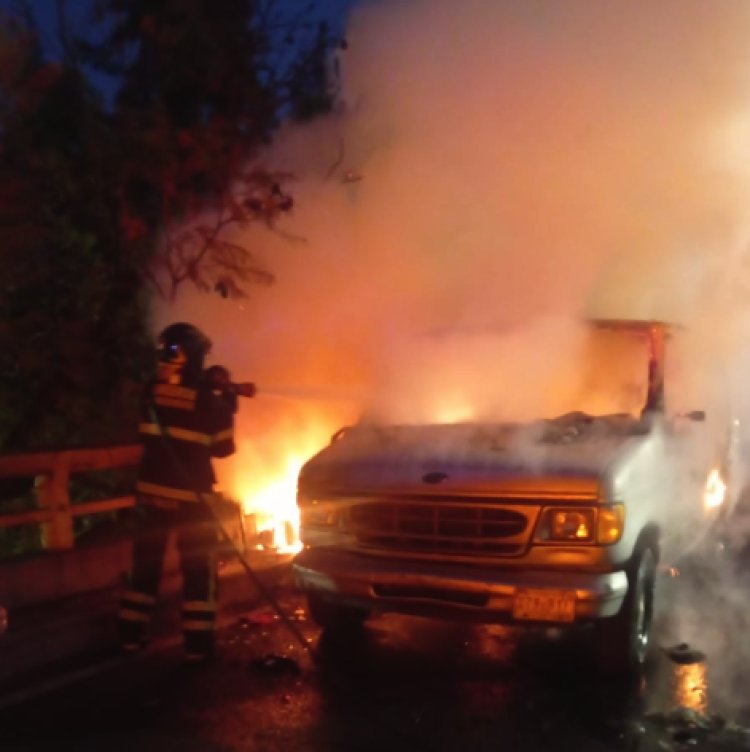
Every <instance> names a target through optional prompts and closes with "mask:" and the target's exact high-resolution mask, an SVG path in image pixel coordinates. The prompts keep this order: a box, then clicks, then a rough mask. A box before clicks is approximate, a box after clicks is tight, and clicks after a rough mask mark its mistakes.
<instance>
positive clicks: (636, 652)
mask: <svg viewBox="0 0 750 752" xmlns="http://www.w3.org/2000/svg"><path fill="white" fill-rule="evenodd" d="M655 578H656V556H655V555H654V552H653V551H652V550H651V549H650V548H646V549H644V550H643V552H642V553H641V555H640V558H639V559H638V560H637V561H636V562H634V565H633V567H632V569H631V572H630V573H629V574H628V594H627V596H626V597H625V601H624V602H623V604H622V608H621V609H620V613H618V614H617V615H616V616H612V617H610V618H609V619H602V620H601V621H599V622H597V623H596V624H595V626H594V630H595V631H594V650H595V656H596V663H597V666H598V668H599V669H600V670H601V671H602V672H604V673H608V674H613V673H618V674H619V673H628V672H632V671H637V670H639V669H640V668H641V667H642V666H643V665H644V663H645V662H646V657H647V655H648V648H649V634H650V632H651V622H652V619H653V614H654V582H655Z"/></svg>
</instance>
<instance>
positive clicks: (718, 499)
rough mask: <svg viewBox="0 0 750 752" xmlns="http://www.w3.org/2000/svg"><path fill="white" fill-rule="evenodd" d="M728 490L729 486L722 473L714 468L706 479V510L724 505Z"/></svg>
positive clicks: (704, 495) (704, 502) (704, 497)
mask: <svg viewBox="0 0 750 752" xmlns="http://www.w3.org/2000/svg"><path fill="white" fill-rule="evenodd" d="M726 490H727V486H726V483H724V481H723V480H722V478H721V473H720V472H719V471H718V470H716V469H714V470H712V471H711V472H710V473H709V476H708V479H707V480H706V488H705V490H704V492H703V504H704V507H705V508H706V511H709V510H711V509H716V508H717V507H720V506H721V505H722V503H723V502H724V495H725V494H726Z"/></svg>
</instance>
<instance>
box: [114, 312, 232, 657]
mask: <svg viewBox="0 0 750 752" xmlns="http://www.w3.org/2000/svg"><path fill="white" fill-rule="evenodd" d="M210 348H211V342H210V340H209V339H208V338H207V337H206V336H205V335H204V334H203V333H202V332H201V331H200V330H199V329H197V328H196V327H194V326H193V325H191V324H187V323H182V322H181V323H176V324H172V325H170V326H168V327H167V328H166V329H164V330H163V331H162V332H161V334H160V336H159V350H158V369H157V376H156V379H155V380H154V381H153V382H152V383H151V384H150V385H149V387H148V388H147V389H146V393H145V398H144V405H143V415H142V422H141V424H140V427H139V431H140V436H141V441H142V444H143V455H142V459H141V464H140V468H139V473H138V481H137V485H136V495H137V509H138V512H139V518H138V524H137V531H136V535H135V539H134V542H133V560H132V570H131V572H130V577H129V582H128V586H127V589H126V590H125V592H124V593H123V594H122V599H121V603H120V614H119V630H120V644H121V647H122V649H123V650H124V651H126V652H133V651H136V650H139V649H140V648H141V647H143V646H144V645H145V643H146V636H147V632H148V628H149V625H150V622H151V616H152V612H153V609H154V606H155V604H156V597H157V592H158V589H159V582H160V579H161V573H162V567H163V560H164V552H165V549H166V545H167V541H168V538H169V536H170V534H171V533H172V532H173V531H174V534H175V535H176V540H177V548H178V552H179V555H180V567H181V570H182V582H183V589H182V628H183V637H184V646H185V656H186V659H187V660H188V661H203V660H206V659H207V658H209V657H210V656H211V654H212V652H213V645H214V627H215V619H216V572H215V561H214V554H215V549H216V543H217V540H218V531H217V526H216V523H215V518H214V515H213V512H212V510H211V508H210V506H209V503H210V495H211V492H212V489H213V485H214V483H215V480H216V479H215V476H214V472H213V467H212V465H211V458H212V457H227V456H228V455H230V454H232V453H234V451H235V446H234V412H235V410H236V401H233V400H232V399H231V396H226V394H225V391H222V390H219V389H216V388H215V385H214V384H212V383H211V382H210V381H209V380H208V379H207V378H206V376H205V373H204V369H203V366H204V359H205V357H206V355H207V354H208V352H209V350H210ZM227 380H228V379H227Z"/></svg>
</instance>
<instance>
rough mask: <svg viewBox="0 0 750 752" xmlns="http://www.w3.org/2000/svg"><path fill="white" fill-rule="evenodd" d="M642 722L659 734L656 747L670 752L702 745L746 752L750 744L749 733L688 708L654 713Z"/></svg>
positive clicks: (724, 721) (729, 723) (725, 721)
mask: <svg viewBox="0 0 750 752" xmlns="http://www.w3.org/2000/svg"><path fill="white" fill-rule="evenodd" d="M646 721H647V723H648V725H649V727H650V728H651V729H652V730H654V731H656V732H657V733H659V732H661V734H660V735H662V738H661V739H659V747H660V748H661V749H664V750H671V751H672V752H673V751H674V750H680V751H681V750H685V749H689V748H691V747H697V746H698V745H704V744H706V743H710V744H720V745H729V747H728V748H731V749H736V748H737V746H738V745H739V747H740V748H746V746H747V744H748V743H749V742H750V730H749V729H746V728H744V727H742V726H739V725H738V724H736V723H735V722H734V721H728V720H727V719H725V718H724V717H723V716H721V715H718V714H716V713H701V712H698V711H696V710H693V709H692V708H687V707H679V708H675V709H674V710H670V711H669V712H666V713H654V714H652V715H649V716H647V718H646ZM701 748H702V747H701ZM711 748H712V749H713V746H712V747H711ZM723 748H724V747H723V746H722V749H723Z"/></svg>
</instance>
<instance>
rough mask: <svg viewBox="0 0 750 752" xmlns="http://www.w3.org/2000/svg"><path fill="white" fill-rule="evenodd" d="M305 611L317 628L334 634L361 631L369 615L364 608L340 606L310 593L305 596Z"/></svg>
mask: <svg viewBox="0 0 750 752" xmlns="http://www.w3.org/2000/svg"><path fill="white" fill-rule="evenodd" d="M307 610H308V612H309V614H310V616H312V618H313V621H314V622H315V623H316V624H317V625H318V626H320V627H323V629H325V630H329V631H335V632H346V631H354V630H358V629H361V628H362V625H363V624H364V623H365V621H366V620H367V617H368V616H369V615H370V614H369V612H368V611H367V610H366V609H364V608H356V607H354V606H341V605H339V604H337V603H331V602H330V601H326V600H323V599H322V598H321V597H320V596H319V595H314V594H312V593H309V594H308V596H307Z"/></svg>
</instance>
